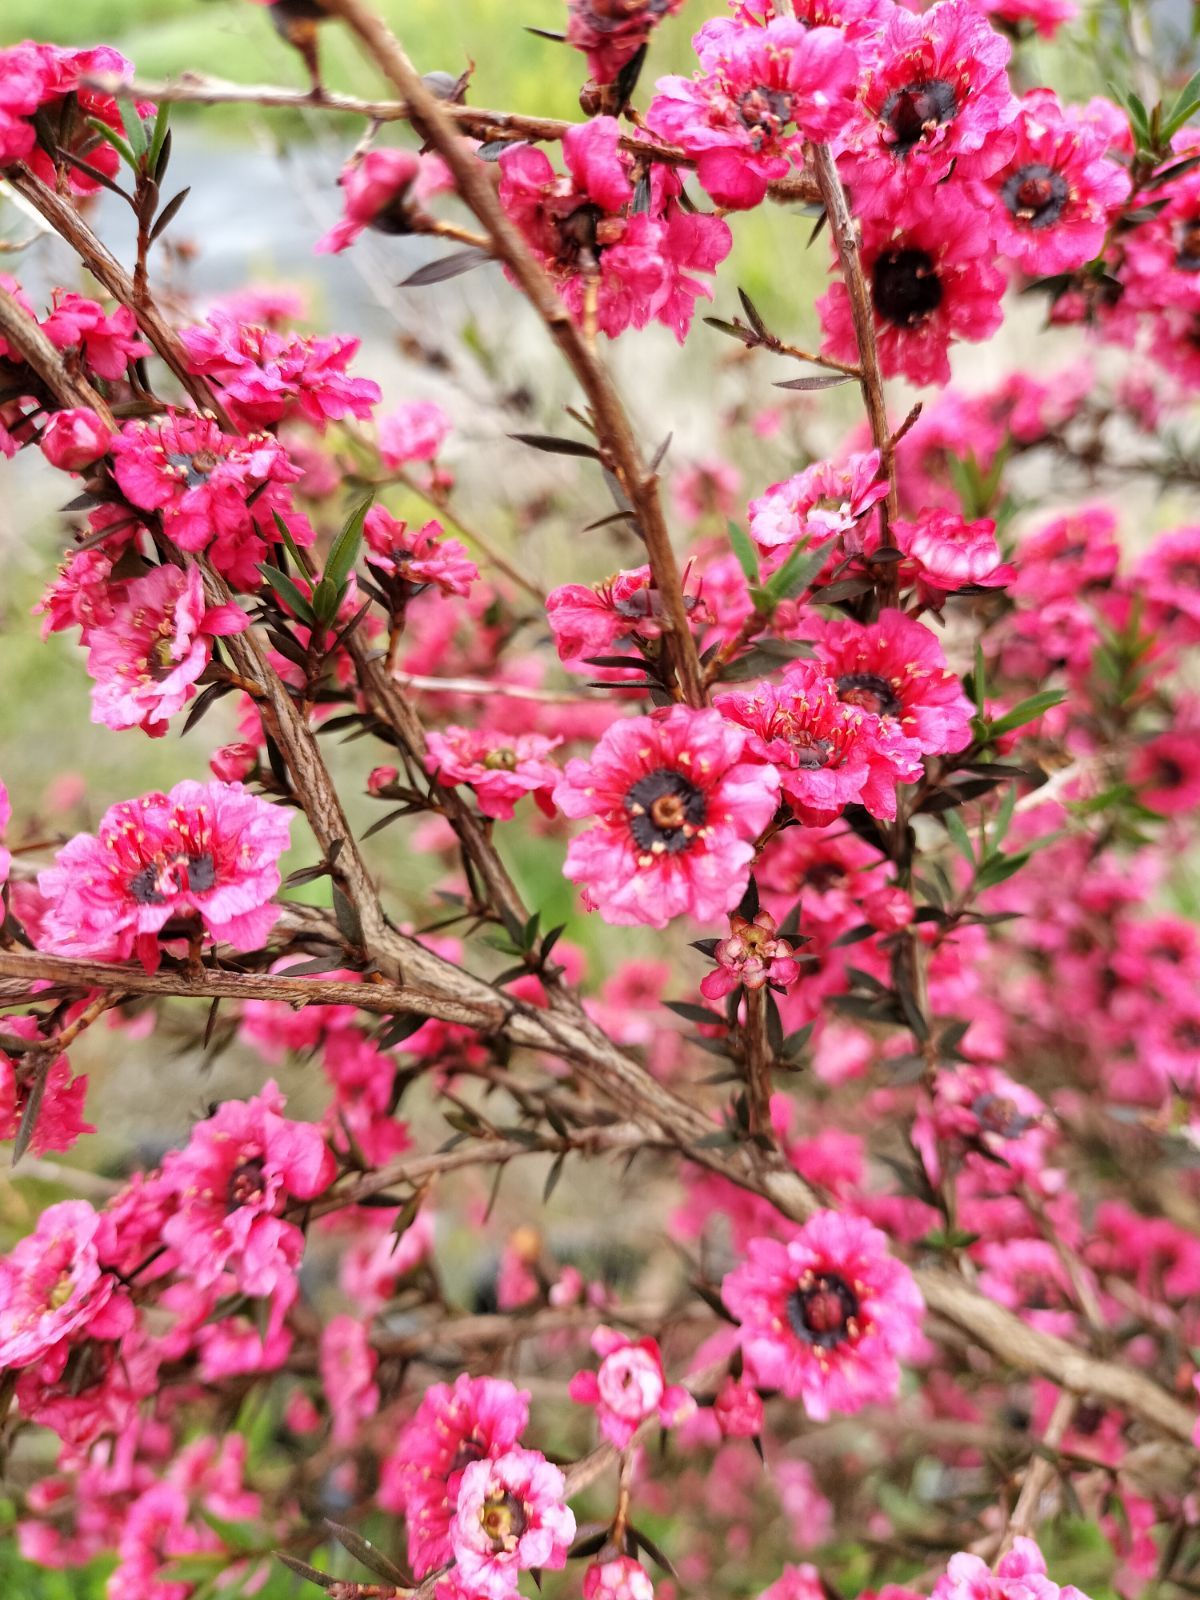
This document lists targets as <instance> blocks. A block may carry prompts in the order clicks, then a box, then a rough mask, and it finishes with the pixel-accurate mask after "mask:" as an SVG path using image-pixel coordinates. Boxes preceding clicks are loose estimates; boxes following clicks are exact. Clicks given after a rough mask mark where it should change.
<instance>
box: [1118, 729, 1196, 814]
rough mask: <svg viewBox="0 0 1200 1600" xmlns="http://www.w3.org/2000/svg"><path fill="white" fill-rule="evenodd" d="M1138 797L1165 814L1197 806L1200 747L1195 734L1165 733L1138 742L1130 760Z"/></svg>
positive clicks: (1131, 778)
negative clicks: (1142, 742) (1144, 741)
mask: <svg viewBox="0 0 1200 1600" xmlns="http://www.w3.org/2000/svg"><path fill="white" fill-rule="evenodd" d="M1129 781H1130V783H1131V784H1132V785H1133V786H1134V788H1135V789H1136V790H1137V791H1138V799H1139V800H1140V801H1141V803H1142V804H1143V805H1144V806H1149V808H1150V810H1151V811H1157V812H1159V813H1160V815H1162V816H1164V817H1176V816H1182V815H1185V814H1186V813H1187V812H1189V811H1195V810H1196V809H1197V808H1198V807H1200V750H1198V749H1197V747H1196V736H1195V734H1194V733H1191V732H1189V733H1181V732H1167V733H1160V734H1159V735H1158V736H1157V738H1154V739H1150V740H1148V741H1147V742H1146V743H1145V744H1142V745H1139V746H1138V747H1137V749H1136V750H1135V751H1134V753H1133V756H1132V758H1131V759H1130V762H1129Z"/></svg>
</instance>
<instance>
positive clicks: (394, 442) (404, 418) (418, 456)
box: [379, 400, 452, 471]
mask: <svg viewBox="0 0 1200 1600" xmlns="http://www.w3.org/2000/svg"><path fill="white" fill-rule="evenodd" d="M451 426H452V424H451V421H450V418H449V417H448V416H447V415H446V413H445V412H444V411H443V410H442V408H441V406H439V405H438V404H437V403H436V402H435V401H433V400H410V401H409V402H408V403H407V404H406V405H402V406H397V407H396V409H395V411H389V412H388V414H387V416H386V417H380V419H379V458H380V460H381V461H382V462H383V464H384V466H385V467H390V468H391V469H392V470H393V471H395V470H396V469H397V468H399V467H403V466H407V465H408V463H409V462H410V461H432V460H433V458H434V457H435V456H436V455H437V453H438V451H439V450H440V449H441V448H442V446H443V445H444V444H445V442H446V440H447V438H448V437H449V435H450V429H451Z"/></svg>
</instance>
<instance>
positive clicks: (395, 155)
mask: <svg viewBox="0 0 1200 1600" xmlns="http://www.w3.org/2000/svg"><path fill="white" fill-rule="evenodd" d="M420 170H421V158H420V156H419V155H417V154H416V153H415V152H414V151H412V150H368V151H367V153H366V155H364V156H362V157H360V158H358V159H356V160H354V161H351V162H350V163H348V165H347V166H346V167H344V168H343V170H342V175H341V177H340V178H339V179H338V182H339V183H340V184H341V186H342V203H343V206H344V208H345V215H344V216H343V217H342V219H341V221H340V222H337V223H335V224H334V226H333V227H332V228H330V230H329V232H328V233H326V234H323V235H322V237H321V238H320V239H318V240H317V243H316V246H315V248H316V251H317V254H318V255H336V254H337V253H338V252H339V251H341V250H345V248H346V247H347V245H350V244H353V243H354V241H355V239H357V238H358V236H359V234H360V233H361V232H362V231H363V229H364V228H372V229H374V230H375V232H376V233H410V232H411V231H412V219H411V212H410V210H409V190H410V189H411V188H412V186H413V184H414V183H415V181H416V178H417V175H418V173H419V172H420Z"/></svg>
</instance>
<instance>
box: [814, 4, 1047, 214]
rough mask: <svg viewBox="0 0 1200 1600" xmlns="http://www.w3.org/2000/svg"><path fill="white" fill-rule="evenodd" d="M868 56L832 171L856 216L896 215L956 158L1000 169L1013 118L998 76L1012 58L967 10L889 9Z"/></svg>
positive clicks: (1003, 79) (1004, 81)
mask: <svg viewBox="0 0 1200 1600" xmlns="http://www.w3.org/2000/svg"><path fill="white" fill-rule="evenodd" d="M870 49H871V54H872V56H873V58H874V59H873V60H872V61H871V63H870V65H869V66H868V68H867V71H866V74H865V76H864V78H863V82H862V87H861V89H860V92H859V103H860V106H861V112H862V115H861V120H856V121H855V122H853V123H851V125H850V127H849V129H848V130H847V135H846V146H847V148H846V152H845V154H844V155H843V156H842V157H841V159H840V161H839V166H840V167H841V168H842V171H843V173H844V174H845V178H846V181H847V183H848V184H849V186H850V189H851V192H852V195H853V199H854V209H855V210H856V211H857V212H858V213H859V215H860V216H867V215H870V216H872V217H887V218H889V219H890V218H892V217H895V216H896V215H897V214H898V213H899V214H901V215H902V216H903V215H905V214H906V212H907V207H908V204H909V202H910V200H911V199H912V198H913V197H914V196H915V195H916V194H918V193H920V192H922V191H929V190H931V189H932V188H933V186H934V185H935V184H936V183H938V182H939V181H940V180H941V179H943V178H945V177H946V175H947V174H948V173H949V172H950V169H951V167H952V166H953V165H954V163H955V162H956V161H958V160H961V159H962V158H963V157H965V156H971V157H972V158H973V160H974V161H975V162H976V163H978V164H979V165H978V166H977V168H976V170H977V171H981V172H982V171H986V170H990V168H991V166H996V165H998V164H999V163H1000V162H1001V161H1002V160H1003V159H1004V155H1005V152H1006V150H1007V148H1008V144H1007V142H1006V140H1005V137H1004V133H1003V130H1004V129H1006V128H1007V127H1008V124H1009V123H1011V122H1012V120H1013V118H1014V117H1015V116H1016V114H1017V102H1016V100H1015V99H1014V98H1013V94H1012V91H1011V90H1010V89H1009V86H1008V74H1007V73H1006V72H1005V70H1004V69H1005V67H1006V66H1007V64H1008V58H1009V55H1010V53H1011V51H1010V46H1009V43H1008V40H1007V39H1005V38H1004V37H1003V36H1002V35H1001V34H999V33H997V32H995V30H994V29H993V28H992V27H990V26H989V24H988V23H987V22H986V21H985V20H984V18H983V17H981V16H980V15H979V12H978V10H977V9H976V8H975V6H974V5H971V4H968V3H967V0H942V3H941V4H940V5H935V6H933V7H931V8H930V10H929V11H927V12H925V14H924V15H923V16H914V15H913V14H912V12H910V11H907V10H905V9H904V7H902V6H897V7H895V8H894V9H893V10H892V11H891V12H890V14H889V17H888V21H887V26H886V28H885V29H884V30H883V33H882V37H880V38H878V39H877V40H873V41H872V45H871V47H870ZM944 195H945V191H941V192H940V195H939V199H938V201H937V205H938V207H939V208H940V206H941V205H942V201H943V199H944Z"/></svg>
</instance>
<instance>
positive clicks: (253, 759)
mask: <svg viewBox="0 0 1200 1600" xmlns="http://www.w3.org/2000/svg"><path fill="white" fill-rule="evenodd" d="M208 766H209V770H210V772H211V773H212V775H213V777H214V778H220V780H221V782H222V783H245V781H246V779H247V778H251V777H253V776H254V773H255V772H256V771H257V769H258V746H257V745H256V744H250V743H248V742H247V741H245V740H241V741H239V742H238V743H237V744H223V745H222V746H221V748H220V749H219V750H214V751H213V753H212V755H211V756H209V758H208Z"/></svg>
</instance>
